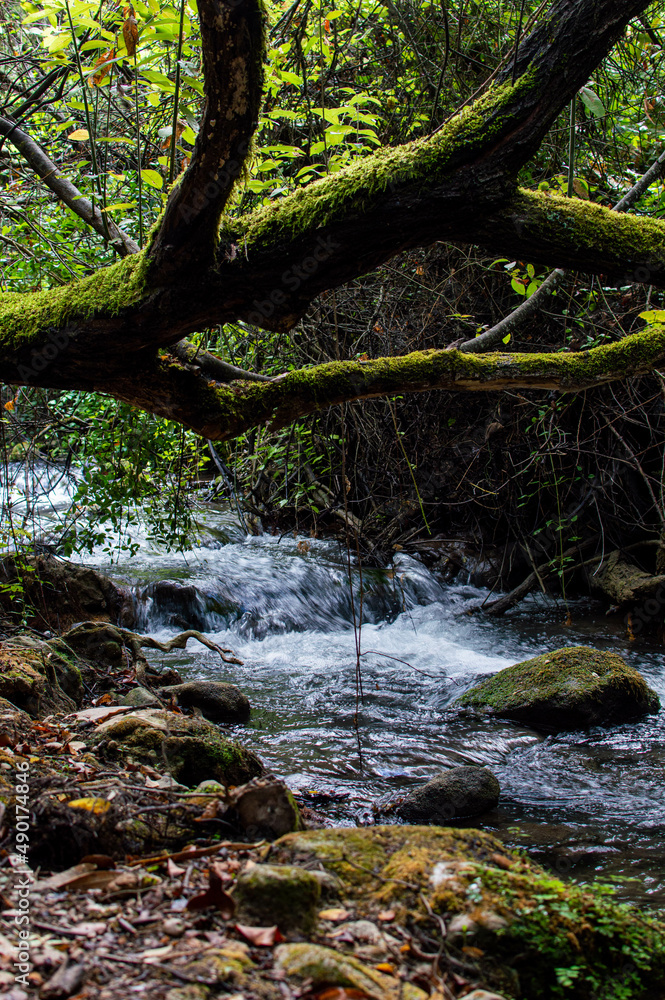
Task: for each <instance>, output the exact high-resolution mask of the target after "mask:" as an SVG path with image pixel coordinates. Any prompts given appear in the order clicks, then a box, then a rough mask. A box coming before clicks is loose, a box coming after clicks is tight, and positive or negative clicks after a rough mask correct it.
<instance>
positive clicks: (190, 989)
mask: <svg viewBox="0 0 665 1000" xmlns="http://www.w3.org/2000/svg"><path fill="white" fill-rule="evenodd" d="M254 965H255V963H254V962H253V961H252V959H251V958H250V957H249V949H248V947H247V945H245V944H243V943H242V942H241V941H228V942H227V943H226V944H225V945H224V947H223V948H214V949H211V950H210V951H208V952H207V953H206V954H205V955H204V956H202V957H201V958H197V959H195V960H194V961H192V962H187V963H186V964H185V965H183V966H182V971H183V972H184V973H185V974H186V975H187V976H191V978H192V979H193V980H196V979H200V980H202V981H203V982H206V981H207V982H208V983H210V982H213V983H214V982H218V983H220V985H221V984H222V983H223V984H224V986H226V985H227V984H228V985H229V986H231V985H232V986H233V988H234V989H242V987H243V986H244V985H245V981H246V978H247V973H248V972H249V971H251V970H252V969H253V968H254ZM199 990H201V987H199V986H197V985H196V984H195V983H194V984H192V985H191V986H187V987H185V988H184V990H183V988H182V987H181V988H179V990H177V991H173V993H172V994H170V995H171V996H173V997H178V998H179V1000H182V998H184V997H186V998H187V1000H195V998H198V997H205V996H209V994H208V993H207V991H201V992H199ZM214 995H215V996H217V995H218V993H217V991H216V990H215V993H214ZM219 995H220V996H227V995H228V994H227V993H226V991H225V992H224V993H223V994H219ZM236 995H237V994H236Z"/></svg>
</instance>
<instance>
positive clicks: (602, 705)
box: [457, 646, 660, 732]
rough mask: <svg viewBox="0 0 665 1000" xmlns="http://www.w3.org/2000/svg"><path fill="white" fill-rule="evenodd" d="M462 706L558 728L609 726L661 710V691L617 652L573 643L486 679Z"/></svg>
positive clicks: (543, 727) (551, 729) (547, 729)
mask: <svg viewBox="0 0 665 1000" xmlns="http://www.w3.org/2000/svg"><path fill="white" fill-rule="evenodd" d="M457 704H458V705H460V706H461V707H462V708H465V709H470V710H473V711H476V712H482V713H486V714H488V715H493V716H496V717H497V718H502V719H512V720H514V721H515V722H520V723H523V724H524V725H527V726H531V727H532V728H534V729H540V730H544V731H545V732H558V731H560V730H565V729H583V728H585V727H588V726H606V725H610V724H612V723H619V722H625V721H628V720H630V719H637V718H640V717H641V716H643V715H647V714H649V713H654V712H657V711H658V709H659V707H660V702H659V700H658V695H657V694H656V692H655V691H652V689H651V688H650V687H649V686H648V684H647V683H646V681H645V680H644V678H643V677H642V675H641V674H639V673H638V672H637V670H635V669H634V668H633V667H630V666H628V664H627V663H626V661H625V660H623V659H622V658H621V657H620V656H619V655H618V654H617V653H606V652H601V651H600V650H598V649H591V648H590V647H589V646H569V647H566V648H564V649H556V650H554V652H552V653H543V655H542V656H535V657H533V659H531V660H524V661H523V662H522V663H516V664H514V665H513V666H512V667H506V669H505V670H500V671H499V673H498V674H494V675H493V676H492V677H488V678H486V679H485V680H482V681H481V682H480V683H479V684H476V685H475V686H474V687H473V688H471V690H470V691H467V693H466V694H464V695H463V696H462V697H461V698H460V699H459V700H458V702H457Z"/></svg>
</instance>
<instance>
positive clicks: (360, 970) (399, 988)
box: [275, 942, 427, 1000]
mask: <svg viewBox="0 0 665 1000" xmlns="http://www.w3.org/2000/svg"><path fill="white" fill-rule="evenodd" d="M275 958H276V962H277V968H278V970H280V971H281V972H283V973H284V975H285V976H286V977H287V978H288V979H298V980H301V981H302V980H307V981H310V982H311V983H312V986H313V987H314V988H315V989H316V990H319V989H321V988H322V987H326V986H328V987H335V986H338V987H341V988H342V989H344V988H346V989H353V990H357V991H358V992H359V993H360V994H361V995H362V996H366V997H371V998H372V1000H427V994H426V993H425V992H424V991H423V990H421V989H418V987H417V986H412V985H411V984H410V983H402V982H400V980H398V979H393V977H392V976H387V975H385V974H384V973H382V972H378V971H377V970H376V969H371V968H370V967H369V966H367V965H364V964H363V963H362V962H359V961H358V959H357V958H354V957H353V956H352V955H340V953H339V952H337V951H333V950H332V948H325V947H323V945H318V944H309V943H307V942H305V943H303V944H283V945H280V946H279V948H277V949H276V951H275Z"/></svg>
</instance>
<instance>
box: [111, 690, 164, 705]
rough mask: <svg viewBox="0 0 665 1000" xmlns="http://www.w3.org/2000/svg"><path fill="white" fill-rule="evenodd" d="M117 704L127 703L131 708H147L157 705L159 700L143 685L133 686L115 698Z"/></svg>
mask: <svg viewBox="0 0 665 1000" xmlns="http://www.w3.org/2000/svg"><path fill="white" fill-rule="evenodd" d="M117 701H118V704H119V705H129V706H131V707H132V708H148V707H149V706H151V705H159V704H160V702H159V700H158V699H157V698H156V697H155V695H154V694H153V693H152V691H148V689H147V688H144V687H135V688H132V689H131V691H128V692H127V694H123V695H122V696H121V697H119V698H118V699H117Z"/></svg>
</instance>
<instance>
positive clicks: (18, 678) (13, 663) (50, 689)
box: [0, 637, 83, 718]
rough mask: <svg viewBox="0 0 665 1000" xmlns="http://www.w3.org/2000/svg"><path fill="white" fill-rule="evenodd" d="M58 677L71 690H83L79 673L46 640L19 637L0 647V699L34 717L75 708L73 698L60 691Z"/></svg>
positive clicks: (79, 691) (61, 689) (77, 691)
mask: <svg viewBox="0 0 665 1000" xmlns="http://www.w3.org/2000/svg"><path fill="white" fill-rule="evenodd" d="M60 678H62V680H63V682H64V684H65V685H66V687H67V688H69V690H70V691H72V693H75V694H80V693H81V692H82V689H83V685H82V681H81V675H80V672H79V671H78V670H77V669H76V667H74V666H73V665H72V664H69V663H65V662H63V661H62V660H61V659H60V658H59V657H57V656H56V655H55V654H54V653H53V650H52V649H50V648H49V646H48V644H47V643H45V642H40V641H39V640H31V639H30V638H25V637H18V638H16V639H12V641H11V643H9V642H6V643H4V644H3V645H2V646H0V698H6V699H7V701H9V702H11V703H12V705H15V706H16V707H17V708H19V709H22V710H23V711H25V712H27V713H28V714H29V715H31V716H32V717H33V718H42V717H43V716H45V715H50V714H52V713H54V712H73V711H75V709H76V701H75V700H74V698H73V697H70V695H69V694H67V693H66V691H65V690H63V688H62V687H61V685H60V683H59V679H60Z"/></svg>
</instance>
